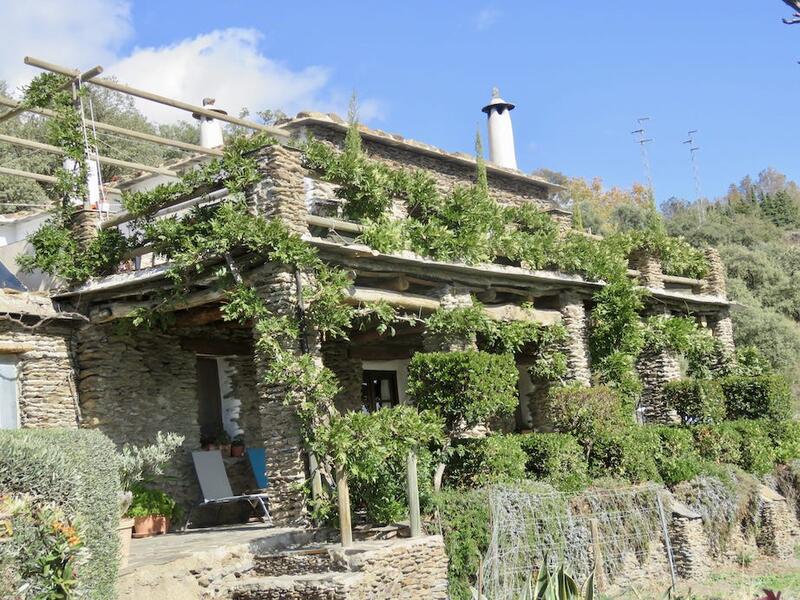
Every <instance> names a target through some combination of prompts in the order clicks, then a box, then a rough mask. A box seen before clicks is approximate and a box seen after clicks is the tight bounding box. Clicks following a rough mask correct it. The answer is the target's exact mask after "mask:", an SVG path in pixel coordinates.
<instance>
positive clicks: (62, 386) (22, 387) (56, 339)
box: [0, 321, 78, 428]
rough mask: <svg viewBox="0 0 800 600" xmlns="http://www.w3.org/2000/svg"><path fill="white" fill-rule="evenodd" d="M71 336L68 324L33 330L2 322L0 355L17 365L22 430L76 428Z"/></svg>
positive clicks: (76, 414)
mask: <svg viewBox="0 0 800 600" xmlns="http://www.w3.org/2000/svg"><path fill="white" fill-rule="evenodd" d="M72 332H73V327H72V326H71V325H69V324H68V323H64V324H58V323H49V324H47V325H43V326H40V327H37V328H36V329H30V328H28V327H25V326H23V325H21V324H19V323H14V322H11V321H1V322H0V354H2V355H5V356H9V357H14V358H15V359H16V364H17V405H18V408H19V425H20V427H31V428H33V427H70V428H73V427H77V423H78V411H77V408H78V405H77V394H76V391H75V389H74V368H73V367H74V365H73V362H72V354H71V338H72Z"/></svg>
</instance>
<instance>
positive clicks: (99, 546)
mask: <svg viewBox="0 0 800 600" xmlns="http://www.w3.org/2000/svg"><path fill="white" fill-rule="evenodd" d="M116 457H117V452H116V448H115V447H114V444H113V443H112V442H111V440H109V439H108V438H107V437H106V436H105V435H103V434H102V433H100V432H99V431H96V430H88V429H80V430H66V429H38V430H37V429H26V430H18V431H0V490H3V491H4V492H6V493H18V494H30V495H32V496H33V497H35V498H37V499H39V500H40V501H42V502H52V503H53V504H55V505H57V506H58V507H60V508H61V509H62V510H63V511H64V513H65V515H66V516H67V517H68V518H69V519H70V521H74V522H75V523H76V524H77V527H78V533H79V534H80V537H81V539H83V540H85V546H84V550H85V552H86V559H85V562H83V563H82V564H80V565H79V568H78V577H77V578H78V587H77V590H76V591H77V595H78V597H82V598H91V599H96V600H108V599H110V598H114V597H115V583H116V577H117V567H118V537H117V526H118V524H119V516H120V515H119V504H118V503H119V500H118V494H119V492H120V489H121V488H120V483H119V465H118V460H117V458H116Z"/></svg>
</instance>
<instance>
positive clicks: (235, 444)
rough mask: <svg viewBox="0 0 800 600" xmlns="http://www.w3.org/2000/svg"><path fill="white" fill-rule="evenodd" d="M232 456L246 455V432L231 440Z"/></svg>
mask: <svg viewBox="0 0 800 600" xmlns="http://www.w3.org/2000/svg"><path fill="white" fill-rule="evenodd" d="M231 456H236V457H238V456H244V434H242V433H240V434H238V435H237V436H236V437H234V438H233V441H232V442H231Z"/></svg>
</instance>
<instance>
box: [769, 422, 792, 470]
mask: <svg viewBox="0 0 800 600" xmlns="http://www.w3.org/2000/svg"><path fill="white" fill-rule="evenodd" d="M767 430H768V432H769V437H770V442H771V443H772V444H773V446H774V448H775V461H776V462H778V463H782V464H789V463H791V462H792V461H793V460H795V459H798V458H800V422H798V421H794V420H785V421H770V422H768V423H767Z"/></svg>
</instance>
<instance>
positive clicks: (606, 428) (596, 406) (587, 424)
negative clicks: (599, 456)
mask: <svg viewBox="0 0 800 600" xmlns="http://www.w3.org/2000/svg"><path fill="white" fill-rule="evenodd" d="M549 405H550V418H551V420H552V421H553V427H554V428H555V429H556V431H559V432H560V433H569V434H572V435H574V436H575V437H576V438H577V440H578V442H579V443H580V444H581V445H582V446H583V447H584V448H586V451H587V454H588V453H589V452H590V446H591V445H592V441H593V440H594V438H595V437H597V436H598V435H601V434H604V433H607V432H613V431H616V430H618V429H624V428H626V427H628V426H630V425H632V424H633V411H628V410H627V409H626V407H625V402H624V401H623V399H622V398H621V396H620V395H619V393H618V392H616V391H615V390H613V389H611V388H609V387H606V386H595V387H585V386H580V385H570V386H564V387H559V388H555V389H553V390H552V391H551V392H550V397H549Z"/></svg>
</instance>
